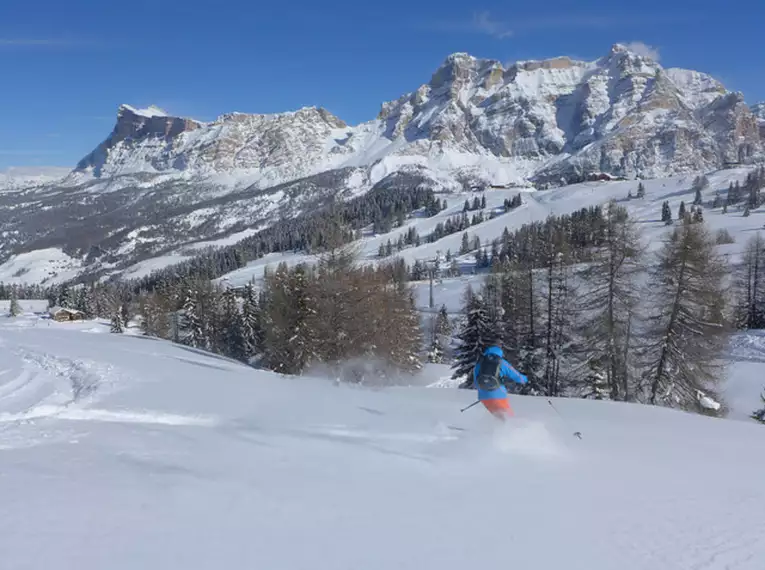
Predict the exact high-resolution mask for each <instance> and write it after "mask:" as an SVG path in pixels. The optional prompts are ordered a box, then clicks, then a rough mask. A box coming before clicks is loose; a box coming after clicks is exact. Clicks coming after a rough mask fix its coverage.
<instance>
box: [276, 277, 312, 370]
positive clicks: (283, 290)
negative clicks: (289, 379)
mask: <svg viewBox="0 0 765 570" xmlns="http://www.w3.org/2000/svg"><path fill="white" fill-rule="evenodd" d="M312 285H313V283H312V280H310V279H309V275H308V273H307V268H306V267H305V266H303V265H298V266H296V267H295V268H294V269H292V270H289V269H287V267H286V265H285V266H282V267H280V268H279V269H277V271H276V273H275V274H274V276H273V277H272V278H271V279H270V280H269V282H268V284H267V287H268V299H269V303H268V307H267V312H268V315H267V321H268V327H267V328H266V341H265V350H266V361H267V363H268V366H269V367H270V368H271V369H272V370H274V371H276V372H280V373H283V374H300V373H301V372H302V371H303V370H304V369H305V368H306V366H308V365H309V364H310V363H311V362H312V361H314V360H316V351H317V349H318V347H319V343H318V340H317V337H316V333H317V323H316V320H315V315H316V299H315V288H313V287H312Z"/></svg>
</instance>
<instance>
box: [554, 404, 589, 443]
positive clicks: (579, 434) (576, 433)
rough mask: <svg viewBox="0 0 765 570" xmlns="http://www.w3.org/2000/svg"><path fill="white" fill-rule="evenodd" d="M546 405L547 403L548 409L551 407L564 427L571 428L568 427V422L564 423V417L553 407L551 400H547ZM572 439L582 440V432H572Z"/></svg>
mask: <svg viewBox="0 0 765 570" xmlns="http://www.w3.org/2000/svg"><path fill="white" fill-rule="evenodd" d="M547 403H548V404H550V407H551V408H552V409H553V410H555V413H556V414H558V417H559V418H560V419H561V420H562V421H563V423H564V424H566V426H568V427H569V428H570V427H571V426H569V425H568V422H567V421H566V418H564V417H563V415H562V414H561V413H560V412H559V411H558V408H556V407H555V406H553V403H552V400H550V399H548V400H547ZM574 437H578V438H579V439H582V432H580V431H575V432H574Z"/></svg>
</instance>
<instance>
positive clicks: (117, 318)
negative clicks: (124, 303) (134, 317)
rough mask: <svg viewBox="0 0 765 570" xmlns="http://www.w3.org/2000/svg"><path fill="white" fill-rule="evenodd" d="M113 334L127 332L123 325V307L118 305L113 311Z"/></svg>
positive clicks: (116, 304)
mask: <svg viewBox="0 0 765 570" xmlns="http://www.w3.org/2000/svg"><path fill="white" fill-rule="evenodd" d="M111 332H113V333H116V334H121V333H123V332H125V328H124V326H123V323H122V307H121V306H120V305H119V304H118V303H115V305H114V307H113V309H112V317H111Z"/></svg>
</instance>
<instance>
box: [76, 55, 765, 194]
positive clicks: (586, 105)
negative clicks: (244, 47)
mask: <svg viewBox="0 0 765 570" xmlns="http://www.w3.org/2000/svg"><path fill="white" fill-rule="evenodd" d="M710 125H711V128H710ZM761 152H762V144H761V139H760V135H759V132H758V125H757V120H756V118H755V117H754V115H753V113H752V112H751V111H750V110H749V109H748V107H747V106H746V105H745V103H744V101H743V97H742V96H741V95H740V94H734V93H729V92H728V91H726V90H725V88H724V87H723V85H722V84H721V83H719V82H718V81H717V80H715V79H713V78H712V77H710V76H708V75H706V74H703V73H699V72H695V71H687V70H681V69H667V70H665V69H663V68H662V67H661V66H660V65H659V64H658V63H656V62H654V61H653V60H652V59H649V58H646V57H642V56H640V55H638V54H636V53H633V52H631V51H629V50H628V49H627V48H626V47H624V46H621V45H615V46H614V47H613V48H612V49H611V51H610V53H609V54H608V55H606V56H605V57H602V58H600V59H598V60H597V61H594V62H582V61H574V60H571V59H569V58H565V57H561V58H556V59H551V60H546V61H528V62H518V63H515V64H513V65H511V66H509V67H504V66H503V65H502V64H501V63H499V62H498V61H492V60H483V59H477V58H475V57H472V56H470V55H468V54H465V53H456V54H453V55H451V56H449V57H448V58H447V59H446V61H445V62H444V63H443V65H442V66H441V67H440V68H439V69H438V70H437V71H436V72H435V73H434V74H433V76H432V78H431V80H430V81H429V82H428V83H426V84H424V85H422V86H420V87H419V88H418V89H417V90H416V91H414V92H412V93H409V94H407V95H404V96H403V97H401V98H400V99H398V100H396V101H392V102H389V103H385V104H383V106H382V109H381V111H380V113H379V115H378V117H377V118H376V119H375V120H373V121H370V122H368V123H364V124H362V125H359V126H357V127H348V126H347V125H346V124H345V123H344V122H343V121H342V120H340V119H339V118H337V117H335V116H334V115H332V114H331V113H329V112H327V111H325V110H323V109H317V108H305V109H301V110H299V111H296V112H293V113H283V114H277V115H246V114H242V113H232V114H228V115H224V116H222V117H220V118H218V119H217V120H215V121H213V122H211V123H202V122H199V121H195V120H192V119H183V118H177V117H169V116H167V115H166V114H165V113H164V112H162V111H161V110H159V109H156V108H152V109H147V110H137V109H134V108H132V107H129V106H127V105H123V106H122V107H121V108H120V111H119V114H118V120H117V124H116V126H115V128H114V131H113V132H112V134H111V135H110V136H109V138H108V139H107V140H106V141H104V143H102V144H101V145H100V146H99V147H98V148H97V149H96V150H95V151H94V152H93V153H92V154H91V155H89V156H88V157H86V158H85V159H83V160H82V161H81V162H80V164H79V165H78V167H77V171H79V172H86V173H91V174H93V175H94V176H96V177H110V176H115V175H119V174H124V173H135V172H150V173H156V172H186V173H188V172H193V173H196V174H209V173H213V172H233V171H256V172H257V173H258V174H259V175H260V176H258V178H260V179H261V180H262V182H261V185H263V184H267V183H279V182H284V181H287V180H290V179H295V178H299V177H302V176H307V175H311V174H315V173H317V172H321V171H325V170H330V169H334V168H339V167H343V166H349V165H353V166H369V165H370V164H372V163H374V162H375V161H377V160H381V159H383V160H385V159H387V160H386V161H387V162H388V163H390V162H401V160H398V161H395V160H391V159H392V158H393V157H399V158H405V160H404V162H420V163H423V164H432V163H433V162H434V161H435V162H438V163H439V168H438V169H440V170H441V169H445V170H447V171H450V172H452V173H453V172H454V171H455V170H459V169H460V168H461V167H462V166H463V165H464V164H465V159H464V158H462V157H461V155H468V156H471V157H473V160H474V161H475V157H477V156H482V157H485V158H487V159H493V160H494V161H497V162H507V161H508V160H510V161H515V162H516V166H519V165H525V167H522V168H517V169H516V170H517V171H518V172H519V173H521V172H522V173H528V174H535V175H536V176H537V177H538V178H540V179H542V178H547V179H553V178H555V177H559V176H563V177H564V178H566V179H570V178H572V177H577V176H578V175H582V174H586V173H588V172H591V171H605V172H609V173H611V174H614V175H620V176H625V177H635V176H641V177H647V178H651V177H656V176H666V175H671V174H675V173H678V172H684V171H692V170H705V169H710V168H714V167H715V166H719V165H721V164H722V163H723V162H726V161H731V160H736V161H738V160H743V159H748V158H750V157H752V156H755V155H759V154H760V153H761ZM468 162H469V161H468Z"/></svg>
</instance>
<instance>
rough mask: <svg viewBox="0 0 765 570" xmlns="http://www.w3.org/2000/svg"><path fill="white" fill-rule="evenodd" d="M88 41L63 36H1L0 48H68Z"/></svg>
mask: <svg viewBox="0 0 765 570" xmlns="http://www.w3.org/2000/svg"><path fill="white" fill-rule="evenodd" d="M87 43H88V42H84V41H82V40H72V39H63V38H0V48H4V47H5V48H67V47H75V46H81V45H85V44H87Z"/></svg>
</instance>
